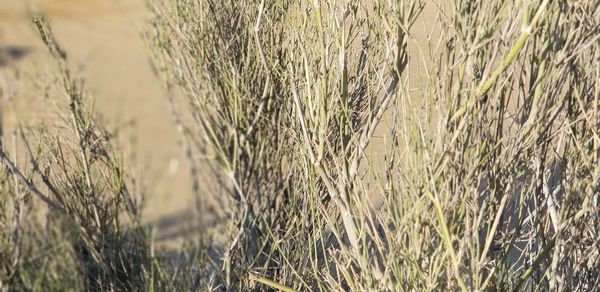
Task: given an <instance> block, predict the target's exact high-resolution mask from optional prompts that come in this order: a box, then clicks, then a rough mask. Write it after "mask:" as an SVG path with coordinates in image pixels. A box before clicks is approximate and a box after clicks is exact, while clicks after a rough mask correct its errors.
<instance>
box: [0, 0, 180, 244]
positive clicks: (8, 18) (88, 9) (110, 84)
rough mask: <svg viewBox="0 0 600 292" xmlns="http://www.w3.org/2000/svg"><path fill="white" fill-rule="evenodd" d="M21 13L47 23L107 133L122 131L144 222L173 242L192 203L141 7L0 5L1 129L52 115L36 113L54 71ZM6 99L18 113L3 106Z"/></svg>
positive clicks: (77, 1)
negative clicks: (141, 188) (141, 187)
mask: <svg viewBox="0 0 600 292" xmlns="http://www.w3.org/2000/svg"><path fill="white" fill-rule="evenodd" d="M27 6H29V7H35V8H36V9H38V10H39V11H41V12H43V13H44V14H45V15H46V16H47V18H48V19H49V20H50V22H51V24H52V27H53V29H54V32H55V34H56V37H57V39H58V41H59V42H60V43H61V44H62V46H63V47H64V49H65V50H66V51H67V53H68V57H69V62H70V63H71V64H72V65H73V66H74V67H75V68H77V72H78V73H79V74H80V75H81V76H83V77H84V78H85V80H86V84H87V86H88V88H89V89H90V90H91V91H92V93H93V94H94V96H95V97H96V103H97V112H98V113H99V114H100V116H101V118H102V119H103V120H104V121H105V122H106V124H107V125H108V126H109V128H112V129H122V132H123V133H122V137H125V138H127V142H126V143H124V144H126V145H129V146H128V147H129V148H130V149H128V150H127V152H133V153H138V155H136V156H135V157H131V159H132V160H133V161H132V162H133V163H134V164H135V165H136V166H137V167H136V169H139V171H140V173H141V174H142V176H143V177H144V183H145V184H146V186H147V187H146V188H145V189H146V190H147V202H146V209H145V213H144V214H145V218H146V219H147V220H149V221H153V222H157V225H159V226H160V227H161V232H163V233H165V234H171V235H172V236H176V235H177V233H178V232H177V229H178V228H185V226H183V225H185V224H183V225H182V224H179V225H182V226H176V225H177V224H175V222H180V221H185V219H186V218H188V217H189V218H191V213H192V212H191V210H190V208H189V207H188V206H192V204H191V201H192V197H191V192H190V191H189V187H188V186H189V184H188V181H189V177H188V173H187V169H186V167H185V165H184V162H185V159H184V158H183V156H182V154H181V150H180V146H179V145H178V144H177V143H178V141H179V136H178V135H177V134H176V132H175V128H174V126H173V123H172V121H171V119H170V116H169V112H168V109H167V107H166V104H165V102H164V99H163V95H162V92H163V91H162V89H161V87H160V83H159V81H158V80H157V79H156V77H155V76H154V74H153V72H152V69H151V66H150V63H149V60H148V57H147V56H148V54H147V52H146V49H145V45H144V42H143V40H142V39H141V37H140V33H139V32H140V31H141V26H142V25H143V21H144V18H145V17H146V16H147V13H146V8H145V6H144V1H143V0H44V1H29V4H28V3H27V1H24V0H0V88H2V90H0V98H2V99H3V100H2V110H3V116H4V120H5V124H10V123H11V122H14V120H15V119H16V117H17V116H18V117H19V120H21V121H26V122H28V123H32V124H35V123H36V122H39V121H40V120H41V119H45V118H47V117H48V116H51V115H52V113H49V112H48V110H47V109H46V108H42V106H40V98H42V97H41V95H42V94H43V90H41V89H40V88H42V87H43V86H45V84H44V83H45V82H48V81H47V79H46V78H47V77H48V76H51V73H52V70H53V67H52V66H51V64H52V63H50V58H49V56H48V55H47V53H46V50H45V48H44V46H43V44H42V43H41V41H40V40H38V38H37V34H36V32H35V31H34V29H33V27H32V26H31V25H30V22H29V18H28V13H27ZM32 82H33V83H32ZM8 95H10V96H12V97H13V98H14V101H15V102H14V104H15V105H16V106H9V105H7V102H6V100H5V99H6V96H8ZM2 96H4V97H2ZM15 107H16V110H15ZM126 148H127V147H126ZM186 214H188V215H186ZM167 223H169V224H167ZM173 228H174V229H173ZM160 236H161V235H159V237H160ZM163 237H165V236H163Z"/></svg>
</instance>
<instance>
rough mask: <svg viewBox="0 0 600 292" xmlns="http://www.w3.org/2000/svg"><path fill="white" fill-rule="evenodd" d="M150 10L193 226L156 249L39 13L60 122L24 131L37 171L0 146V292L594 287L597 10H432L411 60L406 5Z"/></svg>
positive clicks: (599, 97) (198, 0) (592, 4)
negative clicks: (177, 249)
mask: <svg viewBox="0 0 600 292" xmlns="http://www.w3.org/2000/svg"><path fill="white" fill-rule="evenodd" d="M150 2H151V3H150V4H149V5H150V7H151V8H152V12H153V17H152V19H151V21H150V23H149V24H148V27H147V29H146V31H145V34H144V36H145V39H146V41H147V44H148V48H149V51H150V56H151V59H152V62H153V64H154V65H155V67H156V71H157V72H158V74H159V75H160V76H161V78H162V80H163V82H164V85H165V86H164V89H165V95H167V98H166V101H167V103H168V105H169V106H170V107H171V111H172V114H173V120H174V122H175V123H176V124H177V126H178V129H179V132H180V134H181V139H182V140H183V141H184V143H183V145H184V149H183V151H185V152H186V154H187V157H188V159H189V165H190V171H191V173H192V176H193V177H194V178H195V179H194V182H193V185H192V186H191V187H192V188H193V190H194V194H195V196H196V198H195V199H196V202H197V205H196V207H197V211H198V214H199V216H198V220H200V227H199V235H200V236H199V237H198V238H197V239H196V240H193V242H191V244H190V246H189V248H185V249H182V251H181V253H180V254H179V255H178V256H177V257H174V256H173V255H167V254H166V253H163V252H161V250H155V248H154V244H153V240H152V236H151V234H152V232H151V230H148V228H146V227H144V226H143V224H141V223H140V212H141V211H140V204H139V197H138V196H137V195H136V192H134V191H132V190H130V188H131V186H132V184H131V180H132V179H133V178H131V177H129V176H128V174H127V173H126V170H127V168H126V167H124V166H123V162H122V159H120V158H119V156H118V155H117V154H115V153H118V152H116V151H114V149H113V148H114V147H113V146H112V145H111V139H110V135H109V133H108V131H106V130H105V129H103V128H102V127H101V125H98V124H97V123H96V120H95V119H94V115H93V111H92V107H91V105H92V104H93V103H92V102H91V98H90V96H89V94H88V93H87V92H86V91H85V89H84V87H83V86H82V84H81V82H79V81H78V80H77V79H76V78H75V77H74V76H72V74H71V73H70V71H69V69H68V65H67V63H66V59H65V54H64V51H63V50H62V49H61V48H60V47H59V46H58V45H57V44H56V41H55V40H54V38H53V36H52V33H51V31H50V29H49V27H48V25H47V24H46V23H45V22H44V20H43V19H42V18H40V17H37V18H35V19H34V23H35V24H36V26H37V28H38V29H39V31H40V33H41V37H42V39H43V40H44V42H45V43H46V44H47V46H48V48H49V50H50V53H51V54H52V55H53V56H54V57H55V59H56V61H57V67H58V72H59V74H58V76H59V80H60V82H59V85H58V86H59V87H60V88H61V89H62V91H63V93H64V95H65V96H66V97H67V103H66V104H67V105H68V106H66V107H65V112H66V113H68V119H66V120H65V125H64V126H63V127H61V128H59V129H58V131H53V130H51V129H48V128H43V129H41V130H38V131H35V132H33V133H30V132H25V131H19V133H18V134H17V135H16V137H15V138H13V141H20V142H18V143H21V144H24V145H25V146H26V147H25V148H26V149H27V150H28V151H27V160H28V161H29V162H30V163H29V164H28V165H26V164H24V163H19V162H20V160H18V159H16V157H15V156H16V154H14V153H16V152H17V151H16V150H15V151H11V150H10V149H12V148H15V149H16V148H18V147H17V146H12V147H9V146H8V142H7V139H8V137H4V141H3V144H2V147H1V148H0V158H1V159H2V162H3V165H4V171H3V174H2V179H1V182H2V185H1V186H2V188H1V189H0V191H1V192H2V196H1V197H0V211H1V212H0V227H1V229H0V289H2V290H42V289H43V290H64V289H67V288H68V289H75V290H111V291H112V290H119V291H120V290H150V291H155V290H160V291H162V290H165V291H171V290H184V291H187V290H230V291H245V290H250V289H255V290H267V289H280V290H283V291H294V290H301V291H308V290H325V291H332V290H356V291H364V290H369V291H370V290H394V291H395V290H419V291H420V290H446V289H448V290H490V291H496V290H527V291H528V290H555V291H563V290H573V291H594V290H598V289H599V288H600V223H599V222H600V187H599V186H600V182H599V179H600V167H598V159H599V158H600V157H599V156H600V136H599V128H600V84H599V83H598V80H600V50H599V49H600V48H599V47H600V45H599V44H600V42H599V39H600V34H599V30H600V11H598V10H599V8H598V5H597V3H596V1H578V2H571V1H548V0H541V1H501V0H497V1H468V0H455V1H453V2H451V3H450V2H448V3H447V2H446V1H440V2H435V3H428V4H427V5H436V9H437V10H436V12H437V15H436V17H434V18H433V21H432V23H431V27H435V28H436V30H438V31H439V32H440V33H439V36H436V37H431V38H428V40H427V41H428V42H429V43H428V46H427V47H426V48H424V49H421V50H418V52H417V53H411V54H409V52H408V46H409V43H411V42H414V41H415V40H414V35H413V34H412V31H413V27H414V26H415V25H418V24H417V23H418V22H416V20H417V19H418V17H419V14H420V13H421V11H422V9H423V5H425V3H424V2H422V1H419V0H404V1H403V0H385V1H384V0H381V1H346V0H332V1H318V0H316V1H294V0H289V1H265V0H262V1H245V0H244V1H211V0H160V1H159V0H155V1H150ZM415 63H417V64H420V66H424V67H425V68H426V76H425V77H424V78H423V79H424V80H423V81H422V82H420V84H421V85H420V88H418V89H419V90H412V88H411V86H414V84H410V83H409V74H410V72H409V70H408V68H410V67H411V64H415ZM384 119H387V120H388V124H389V125H390V127H389V129H384V130H381V129H382V127H381V124H382V120H384ZM376 130H379V131H381V132H383V133H384V136H385V139H384V141H385V149H386V152H385V156H384V157H385V159H384V161H383V162H378V161H376V159H375V158H374V157H373V156H372V155H371V154H370V153H369V151H368V149H369V147H370V144H371V143H372V142H373V139H374V138H373V136H374V133H375V131H376ZM15 143H17V142H14V143H13V144H15ZM21 160H23V159H21ZM40 199H41V201H42V202H44V204H45V205H46V206H47V207H48V211H47V212H46V213H47V214H46V215H45V218H44V220H41V221H36V220H29V219H27V218H30V217H32V214H34V212H35V210H36V209H37V207H36V206H38V204H35V202H34V201H39V200H40ZM37 222H42V223H37Z"/></svg>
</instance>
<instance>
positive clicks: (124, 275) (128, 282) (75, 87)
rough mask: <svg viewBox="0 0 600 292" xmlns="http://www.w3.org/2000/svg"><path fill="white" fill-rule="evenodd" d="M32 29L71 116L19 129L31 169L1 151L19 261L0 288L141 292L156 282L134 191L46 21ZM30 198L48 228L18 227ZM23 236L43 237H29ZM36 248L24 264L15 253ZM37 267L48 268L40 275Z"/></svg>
mask: <svg viewBox="0 0 600 292" xmlns="http://www.w3.org/2000/svg"><path fill="white" fill-rule="evenodd" d="M33 24H34V25H35V27H36V29H37V30H38V31H39V33H40V36H41V39H42V41H43V42H44V44H45V45H46V46H47V48H48V50H49V52H50V55H51V57H52V58H53V59H54V60H55V61H56V64H57V67H58V69H57V71H58V72H59V74H58V76H57V78H56V79H57V83H56V84H57V90H58V91H59V92H60V93H62V94H63V96H64V97H66V100H64V102H62V101H59V102H58V104H60V105H65V106H66V110H65V111H64V112H65V113H66V114H67V116H66V117H65V119H64V120H63V121H64V123H63V124H60V125H59V126H58V127H56V128H53V127H50V126H49V125H50V124H51V123H50V121H49V122H48V125H46V126H45V127H43V128H41V129H40V130H34V131H33V132H31V133H28V132H26V131H25V130H24V129H23V128H22V127H19V129H18V131H17V133H18V134H17V136H18V140H20V141H22V144H23V146H22V148H24V149H25V152H26V153H27V157H26V161H29V162H30V163H29V164H30V166H29V167H27V166H25V165H21V164H20V163H19V161H17V160H16V159H15V158H14V156H16V155H10V154H9V153H8V151H7V149H6V147H4V145H3V144H2V145H0V146H2V147H1V148H0V158H1V159H2V162H3V165H4V166H5V168H6V171H7V173H8V175H6V176H5V177H3V178H4V180H3V182H4V183H5V185H7V186H12V189H8V190H5V188H3V191H4V193H5V194H9V195H8V196H7V198H6V201H3V206H2V207H4V208H6V207H7V206H11V205H12V206H13V207H12V208H9V209H12V210H13V211H12V213H13V215H12V217H13V218H14V219H12V221H11V218H10V215H9V214H11V213H7V214H6V215H5V216H4V214H3V216H4V217H3V221H2V222H3V223H5V222H7V223H8V224H9V226H10V227H11V229H7V232H12V233H11V234H8V238H7V240H6V243H4V240H3V245H2V248H3V249H6V252H10V251H11V250H12V251H13V252H12V253H13V255H14V256H13V258H12V261H9V260H7V261H3V262H2V263H3V264H4V263H13V264H12V266H7V268H6V269H5V270H6V271H7V272H6V273H5V274H6V275H3V278H6V280H5V279H2V283H3V285H4V283H6V284H5V285H7V286H6V288H7V289H15V290H42V289H50V290H64V289H77V290H79V289H86V290H111V291H112V290H132V289H141V288H144V287H145V283H146V282H150V281H151V275H150V273H151V269H150V267H151V263H150V261H151V255H150V253H149V251H150V248H149V247H150V245H149V241H148V239H147V236H146V232H145V231H144V229H143V227H142V226H141V225H140V218H139V210H138V209H139V203H138V198H136V197H134V196H133V195H132V194H131V193H130V192H129V189H128V185H127V183H126V182H127V180H128V178H127V177H126V174H125V172H124V167H123V165H122V162H121V161H120V159H119V158H118V157H119V156H118V155H116V154H115V153H116V152H115V151H114V150H113V149H112V146H111V143H110V135H109V133H108V132H107V131H106V130H105V129H104V128H102V127H101V126H100V125H98V124H97V123H96V119H95V117H94V113H93V107H92V105H93V103H92V100H91V98H90V95H89V93H88V92H86V90H85V88H84V86H83V83H82V82H81V81H80V80H78V79H77V78H76V77H74V76H73V75H72V74H71V71H70V70H69V67H68V65H67V62H66V53H65V52H64V50H63V49H62V48H61V47H60V46H59V45H58V44H57V42H56V39H55V38H54V35H53V34H52V31H51V29H50V27H49V25H48V24H47V22H46V21H45V20H44V18H43V17H41V16H35V17H34V18H33ZM57 97H59V96H57ZM32 140H33V142H32ZM15 148H17V147H15ZM15 153H16V152H15ZM25 196H35V197H37V198H39V199H41V201H43V202H44V203H45V204H46V205H47V207H48V209H49V210H48V211H47V212H48V215H47V216H46V218H45V225H46V227H45V228H44V227H40V226H34V225H33V224H32V226H31V227H30V228H22V227H21V226H20V224H19V223H20V222H21V221H22V220H20V219H19V218H21V217H20V216H21V215H20V210H21V209H22V207H21V206H22V205H23V198H24V197H25ZM3 200H4V199H3ZM10 222H13V223H12V224H11V223H10ZM13 229H14V231H12V230H13ZM23 232H29V233H32V234H33V233H42V234H39V235H36V236H33V235H32V236H30V237H27V238H25V237H23V236H22V235H21V234H22V233H23ZM3 233H4V230H3ZM3 237H4V234H3ZM32 243H37V244H38V246H35V245H34V246H33V250H34V251H35V252H38V253H40V255H32V256H31V257H24V255H23V254H21V253H19V252H18V251H20V250H21V247H22V246H28V245H29V246H31V245H32ZM44 249H47V250H48V251H45V250H44ZM56 250H59V251H60V253H55V251H56ZM44 254H46V255H44ZM37 257H40V258H41V260H40V259H38V258H37ZM32 262H33V263H37V264H39V262H43V264H44V266H43V268H41V269H40V268H36V267H35V266H32V265H31V264H32ZM47 264H50V265H49V266H46V265H47ZM46 269H49V270H50V272H46ZM32 270H33V271H34V273H33V274H31V273H32ZM28 274H31V275H28ZM24 275H26V276H27V277H24ZM149 279H150V280H149ZM66 280H71V281H66Z"/></svg>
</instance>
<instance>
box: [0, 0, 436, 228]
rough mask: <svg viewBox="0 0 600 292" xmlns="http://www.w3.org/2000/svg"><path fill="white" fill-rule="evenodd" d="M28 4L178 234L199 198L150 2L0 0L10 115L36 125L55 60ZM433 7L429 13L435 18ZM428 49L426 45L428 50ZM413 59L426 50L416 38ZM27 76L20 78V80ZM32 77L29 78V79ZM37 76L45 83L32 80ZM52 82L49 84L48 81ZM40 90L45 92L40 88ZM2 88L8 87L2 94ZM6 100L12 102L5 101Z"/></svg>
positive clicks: (377, 150) (378, 142) (153, 209)
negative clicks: (165, 87) (173, 115)
mask: <svg viewBox="0 0 600 292" xmlns="http://www.w3.org/2000/svg"><path fill="white" fill-rule="evenodd" d="M27 7H34V8H35V9H37V10H39V11H41V12H43V13H44V14H45V15H46V16H47V17H48V19H49V20H50V21H51V24H52V27H53V29H54V31H55V34H56V36H57V38H58V40H59V42H60V43H61V44H62V46H63V47H64V48H65V50H66V51H67V52H68V56H69V61H70V63H71V64H72V65H74V66H75V68H78V70H77V71H78V73H80V75H81V76H83V77H84V78H85V79H86V82H87V85H88V87H89V89H90V90H91V91H92V92H93V94H94V95H95V97H96V99H97V112H98V113H99V114H100V115H101V116H102V118H103V119H104V120H105V121H106V123H107V125H108V126H109V127H112V128H119V129H121V128H122V129H123V136H124V137H126V138H130V140H129V142H131V143H125V144H127V145H130V147H131V149H129V152H133V153H138V155H137V156H136V157H133V158H132V159H133V160H134V161H133V162H134V164H135V165H136V166H137V169H141V170H142V172H141V174H142V177H144V182H145V183H146V185H147V188H146V189H147V191H148V192H147V203H146V209H145V218H146V220H148V221H151V222H154V223H156V226H158V227H159V229H160V232H159V235H158V238H159V239H170V238H174V237H178V236H179V235H181V234H182V233H185V230H186V229H187V228H189V226H190V222H189V221H190V220H192V219H191V218H192V217H193V216H192V214H193V212H192V210H191V208H190V207H189V206H192V205H193V204H192V195H191V192H190V188H189V175H188V173H187V167H186V166H185V159H184V157H183V155H182V151H181V148H180V146H179V145H178V142H179V137H178V135H177V134H176V132H175V127H174V125H173V123H172V121H171V119H170V117H169V113H168V109H167V107H166V104H165V102H164V99H163V97H162V93H163V91H162V89H161V87H160V83H159V81H158V80H157V78H156V77H155V76H154V74H153V72H152V69H151V66H150V63H149V60H148V57H147V56H148V53H147V52H146V49H145V46H144V42H143V41H142V39H141V37H140V31H141V27H142V25H143V22H144V19H145V17H147V16H148V14H147V11H146V8H145V6H144V1H143V0H37V1H34V0H31V1H26V0H0V88H4V89H3V91H4V93H5V94H4V95H6V93H10V95H11V96H14V99H15V104H16V108H17V109H16V110H13V108H12V107H11V108H10V110H6V109H8V107H7V106H6V105H4V104H3V109H4V119H5V120H8V121H9V122H10V121H11V120H14V119H15V117H16V116H17V114H18V115H19V118H20V120H25V121H30V122H31V123H35V122H36V121H39V120H40V119H44V118H46V117H47V116H49V115H50V113H48V110H47V109H45V108H40V107H39V106H38V105H39V98H40V95H42V92H41V91H40V90H39V87H40V86H44V82H45V81H44V80H45V76H46V77H47V76H48V75H49V74H50V73H51V72H52V67H51V66H50V65H49V64H50V63H49V61H50V59H49V57H48V55H47V53H46V51H45V48H44V47H43V45H42V43H41V41H40V40H38V37H37V34H36V33H35V31H34V30H33V28H32V26H31V25H30V22H29V18H28V14H27ZM431 12H433V10H431V9H429V11H425V15H432V13H431ZM431 21H432V19H431V17H427V18H425V19H422V20H420V21H418V22H417V24H416V25H415V27H416V29H415V36H416V37H417V38H418V39H421V40H423V39H424V37H425V36H426V34H427V33H428V31H427V27H428V26H429V25H428V23H431ZM425 49H426V48H425ZM410 50H411V51H412V53H411V55H412V57H416V56H418V47H417V46H416V43H415V42H411V45H410ZM410 70H411V73H410V79H411V83H412V84H411V86H410V87H413V88H414V87H419V85H418V83H417V81H418V80H419V79H421V78H419V76H422V75H423V70H422V68H420V67H418V66H413V67H412V68H410ZM17 76H20V77H17ZM27 80H29V81H27ZM32 80H33V81H34V83H35V82H36V81H37V87H36V86H31V84H30V83H29V82H31V81H32ZM46 82H47V81H46ZM36 88H37V89H36ZM1 97H2V92H0V98H1ZM2 103H6V102H5V101H2ZM388 127H389V124H388V123H387V122H384V124H383V125H382V126H381V129H380V130H379V131H378V132H379V133H376V136H375V139H374V143H373V144H372V147H370V151H371V153H374V154H375V157H376V159H377V160H380V161H382V160H383V158H384V153H385V150H386V149H385V147H384V144H385V143H384V141H383V138H382V137H383V136H384V132H386V131H388V130H387V128H388Z"/></svg>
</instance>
